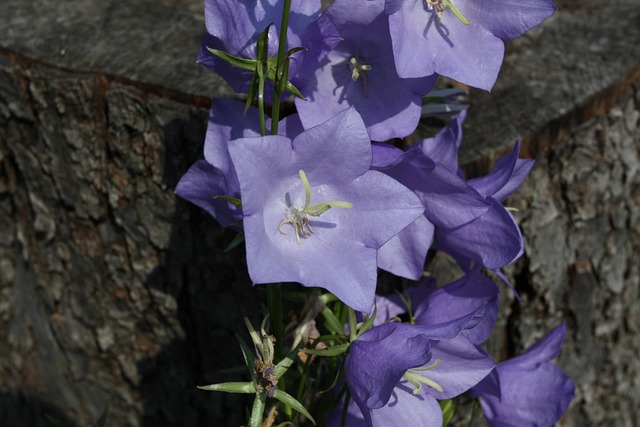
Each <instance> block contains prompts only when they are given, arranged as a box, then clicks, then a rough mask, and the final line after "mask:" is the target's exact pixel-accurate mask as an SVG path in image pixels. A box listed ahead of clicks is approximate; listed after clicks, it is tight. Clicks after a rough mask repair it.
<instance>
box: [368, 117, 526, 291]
mask: <svg viewBox="0 0 640 427" xmlns="http://www.w3.org/2000/svg"><path fill="white" fill-rule="evenodd" d="M463 119H464V115H458V116H455V117H454V118H453V120H452V121H451V123H450V124H449V125H448V126H446V127H445V128H444V129H443V130H441V131H440V132H439V133H438V135H436V137H434V138H429V139H426V140H424V141H422V142H420V143H418V144H416V145H415V146H413V147H412V148H410V149H409V150H408V151H406V152H402V151H401V150H399V149H396V148H393V147H391V146H389V145H384V144H375V145H374V147H373V153H374V162H373V165H374V168H375V169H377V170H381V171H383V172H384V173H386V174H388V175H389V176H391V177H393V178H395V179H396V180H398V181H399V182H401V183H403V184H404V185H406V186H407V187H408V188H410V189H412V190H414V191H415V193H416V195H418V197H419V198H420V200H421V201H422V203H423V204H424V206H425V217H426V219H427V220H428V222H429V223H430V224H433V228H432V230H433V231H430V229H429V228H427V225H426V224H427V223H426V222H425V225H423V226H422V230H423V231H422V232H417V231H414V232H410V230H411V229H410V228H407V229H406V230H404V231H403V232H401V233H400V234H399V235H398V236H396V237H394V239H393V240H392V241H390V242H389V248H385V247H384V246H383V247H382V248H381V250H380V252H379V261H378V262H379V265H380V267H381V268H384V269H387V270H389V271H391V272H392V273H394V274H397V275H400V276H403V277H407V278H409V279H414V280H418V279H419V278H420V277H421V276H422V271H423V268H424V260H425V258H426V254H427V250H428V247H425V246H424V243H423V242H424V240H427V241H430V239H431V237H432V236H434V234H435V242H436V244H435V247H436V248H437V249H441V250H443V251H445V252H447V253H449V254H450V255H452V256H453V257H454V258H455V259H456V260H457V261H458V262H459V263H460V264H461V266H462V267H463V268H464V269H465V270H468V269H470V268H471V262H470V261H474V262H476V263H479V264H481V265H483V266H485V267H487V268H489V269H491V270H497V269H499V268H501V267H503V266H505V265H508V264H510V263H511V262H513V261H514V260H516V259H517V258H518V257H519V256H520V255H522V251H523V250H524V246H523V242H522V236H521V234H520V230H519V228H518V226H517V224H516V223H515V221H514V219H513V217H512V216H511V214H510V213H509V212H508V211H507V210H506V209H505V208H504V207H503V206H502V205H501V204H500V203H499V201H498V199H496V198H494V197H493V196H494V195H497V196H498V197H499V198H500V200H502V199H503V198H504V197H506V196H508V195H509V194H511V192H513V191H514V190H515V189H516V188H517V186H518V185H519V184H520V183H521V182H522V180H523V179H524V177H526V174H527V173H528V171H529V170H530V169H531V167H532V166H533V162H532V161H530V160H520V159H518V152H519V144H516V146H515V148H514V150H513V152H512V153H510V154H509V155H507V156H505V157H504V158H502V159H500V160H499V161H498V163H496V167H495V169H494V171H493V172H492V173H490V174H489V175H487V176H486V177H482V178H478V179H474V180H469V181H465V180H464V178H463V177H462V173H461V172H460V170H459V168H458V167H457V165H455V163H456V162H457V147H459V144H460V142H459V141H460V138H461V122H462V120H463ZM432 156H434V157H437V159H434V158H433V157H432ZM440 159H441V160H440ZM423 222H424V221H423ZM418 226H419V223H418V222H416V223H414V224H413V225H412V227H414V229H415V228H417V227H418ZM421 239H422V240H421ZM418 250H419V251H420V252H418ZM403 251H404V252H410V251H411V252H412V253H413V257H404V258H402V259H399V258H398V254H401V253H403Z"/></svg>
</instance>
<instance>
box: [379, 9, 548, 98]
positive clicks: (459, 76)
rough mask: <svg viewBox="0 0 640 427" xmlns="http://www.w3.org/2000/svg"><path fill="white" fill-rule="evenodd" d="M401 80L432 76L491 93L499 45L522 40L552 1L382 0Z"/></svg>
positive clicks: (544, 15)
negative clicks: (440, 76)
mask: <svg viewBox="0 0 640 427" xmlns="http://www.w3.org/2000/svg"><path fill="white" fill-rule="evenodd" d="M385 11H386V13H387V14H388V15H389V27H390V31H391V39H392V41H393V54H394V58H395V64H396V68H397V70H398V74H399V75H400V76H401V77H405V78H409V77H423V76H429V75H431V74H433V73H438V74H440V75H443V76H447V77H451V78H453V79H455V80H457V81H459V82H461V83H465V84H468V85H470V86H474V87H477V88H480V89H485V90H490V89H491V87H492V86H493V84H494V83H495V80H496V77H497V76H498V71H499V70H500V66H501V64H502V59H503V56H504V42H503V40H511V39H514V38H516V37H519V36H521V35H522V34H524V33H525V32H527V31H529V30H530V29H531V28H533V27H535V26H536V25H538V24H540V23H541V22H542V21H544V20H545V19H547V18H548V17H549V16H551V15H552V14H553V12H554V11H555V6H554V5H553V2H552V1H551V0H529V1H518V2H514V1H509V0H493V1H488V0H480V1H478V0H386V4H385Z"/></svg>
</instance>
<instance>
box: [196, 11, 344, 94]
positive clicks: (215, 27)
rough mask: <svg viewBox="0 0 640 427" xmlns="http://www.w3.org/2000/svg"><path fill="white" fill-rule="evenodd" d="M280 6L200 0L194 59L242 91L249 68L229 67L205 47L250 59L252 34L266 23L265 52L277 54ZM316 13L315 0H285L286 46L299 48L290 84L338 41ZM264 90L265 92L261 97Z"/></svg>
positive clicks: (253, 52)
mask: <svg viewBox="0 0 640 427" xmlns="http://www.w3.org/2000/svg"><path fill="white" fill-rule="evenodd" d="M282 7H283V2H282V1H279V0H205V2H204V16H205V24H206V27H207V34H205V36H204V39H203V41H202V46H201V48H200V51H199V53H198V62H199V63H201V64H203V65H205V66H206V67H207V68H210V69H212V70H213V71H214V72H216V73H217V74H219V75H220V76H221V77H222V78H224V79H225V80H226V81H227V83H229V85H230V86H231V87H232V88H233V89H234V90H235V91H236V92H247V90H248V86H249V82H250V81H251V77H252V72H251V71H247V70H243V69H239V68H237V67H235V66H233V65H231V64H230V63H229V62H227V61H225V60H223V59H221V58H219V57H218V56H216V55H214V54H213V53H212V52H211V51H210V49H216V50H220V51H223V52H225V53H227V54H230V55H232V56H235V57H237V58H242V59H249V60H255V59H256V55H257V52H256V43H257V40H258V37H259V36H260V34H261V33H262V32H263V31H264V30H265V29H267V27H269V33H268V46H267V56H268V57H269V58H273V57H275V56H277V53H278V39H279V37H278V36H279V35H278V32H279V25H280V21H281V20H282ZM320 12H321V3H320V1H319V0H306V1H294V2H292V4H291V13H290V15H289V27H288V30H287V47H286V50H287V51H288V50H290V49H292V48H297V47H303V48H305V50H304V51H300V52H296V53H294V54H293V56H292V61H291V64H290V67H289V76H290V79H291V81H292V83H293V84H294V86H298V84H299V82H300V81H301V79H304V76H306V75H308V74H309V73H312V72H313V70H314V69H315V68H316V67H317V64H318V62H319V61H320V60H322V58H323V57H324V56H325V55H326V54H327V52H328V51H329V50H331V49H332V48H333V47H334V46H335V45H336V43H337V42H338V41H339V38H338V35H337V31H336V29H335V27H334V26H333V24H332V23H331V21H330V20H329V19H327V18H325V17H322V16H321V15H320ZM272 24H274V25H272ZM270 92H271V91H267V92H266V95H269V94H270Z"/></svg>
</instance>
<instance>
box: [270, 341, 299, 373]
mask: <svg viewBox="0 0 640 427" xmlns="http://www.w3.org/2000/svg"><path fill="white" fill-rule="evenodd" d="M298 351H300V345H298V346H296V347H294V348H292V349H291V351H290V352H289V354H287V356H286V357H285V358H284V359H282V360H281V361H280V362H278V364H277V365H276V367H275V368H274V373H275V374H276V378H278V379H279V378H280V377H282V376H283V375H284V374H285V372H287V370H288V369H289V368H290V367H291V365H293V362H295V361H296V358H297V355H298Z"/></svg>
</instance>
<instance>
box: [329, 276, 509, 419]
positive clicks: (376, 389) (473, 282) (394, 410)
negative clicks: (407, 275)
mask: <svg viewBox="0 0 640 427" xmlns="http://www.w3.org/2000/svg"><path fill="white" fill-rule="evenodd" d="M423 286H424V288H423V289H420V288H416V289H415V291H414V292H412V296H413V297H415V299H414V298H411V306H412V308H413V309H414V310H415V311H414V313H415V316H414V320H415V324H405V323H382V324H378V325H377V326H374V327H373V328H372V329H370V330H368V331H366V332H365V333H363V334H362V335H361V336H360V337H359V338H358V339H356V340H355V341H354V342H352V343H351V345H350V348H349V354H348V355H347V357H346V359H345V365H344V368H345V377H346V381H347V385H348V386H349V390H350V391H351V396H352V397H353V401H354V402H355V404H356V405H357V407H358V408H359V409H360V413H361V416H360V417H361V419H362V420H364V424H362V425H367V426H369V427H371V426H388V425H411V426H432V425H440V424H441V423H442V414H441V411H440V407H439V405H438V404H437V401H436V399H450V398H452V397H455V396H457V395H459V394H461V393H463V392H465V391H467V390H468V389H469V388H470V387H472V386H473V385H475V384H477V383H478V382H479V381H480V380H482V379H483V378H484V377H485V376H486V375H487V374H488V373H489V372H491V370H492V369H493V367H494V366H495V364H494V363H493V361H492V360H491V358H490V357H489V356H487V354H486V353H485V352H484V351H483V350H481V349H480V348H479V347H477V345H476V343H479V342H481V341H482V340H484V339H486V327H485V326H487V325H489V326H490V327H492V324H493V322H495V316H494V313H495V312H497V288H496V286H495V285H493V283H492V282H491V281H490V280H488V279H487V278H486V277H484V276H482V275H481V274H480V273H479V269H474V270H473V271H472V272H470V273H469V274H468V275H466V276H465V277H463V278H462V279H460V280H458V281H456V282H454V283H453V284H451V285H449V286H445V287H443V288H440V289H437V287H436V286H435V283H433V282H428V283H425V284H424V285H423ZM377 301H378V305H379V309H380V311H379V313H386V315H398V314H401V313H402V312H403V311H406V309H407V308H406V307H405V308H404V310H402V308H400V307H399V306H398V305H397V301H395V298H393V300H392V301H389V302H388V304H387V303H385V302H384V298H378V300H377ZM384 315H385V314H382V316H384ZM485 317H487V318H488V319H487V320H485ZM380 320H382V319H376V322H377V323H379V321H380ZM476 329H479V330H476ZM423 385H424V386H423ZM349 414H350V419H352V420H358V419H359V416H358V412H357V411H356V410H355V409H354V408H349ZM336 418H337V417H335V416H334V418H332V420H335V419H336ZM331 425H338V424H331ZM354 425H357V424H356V423H354Z"/></svg>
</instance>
